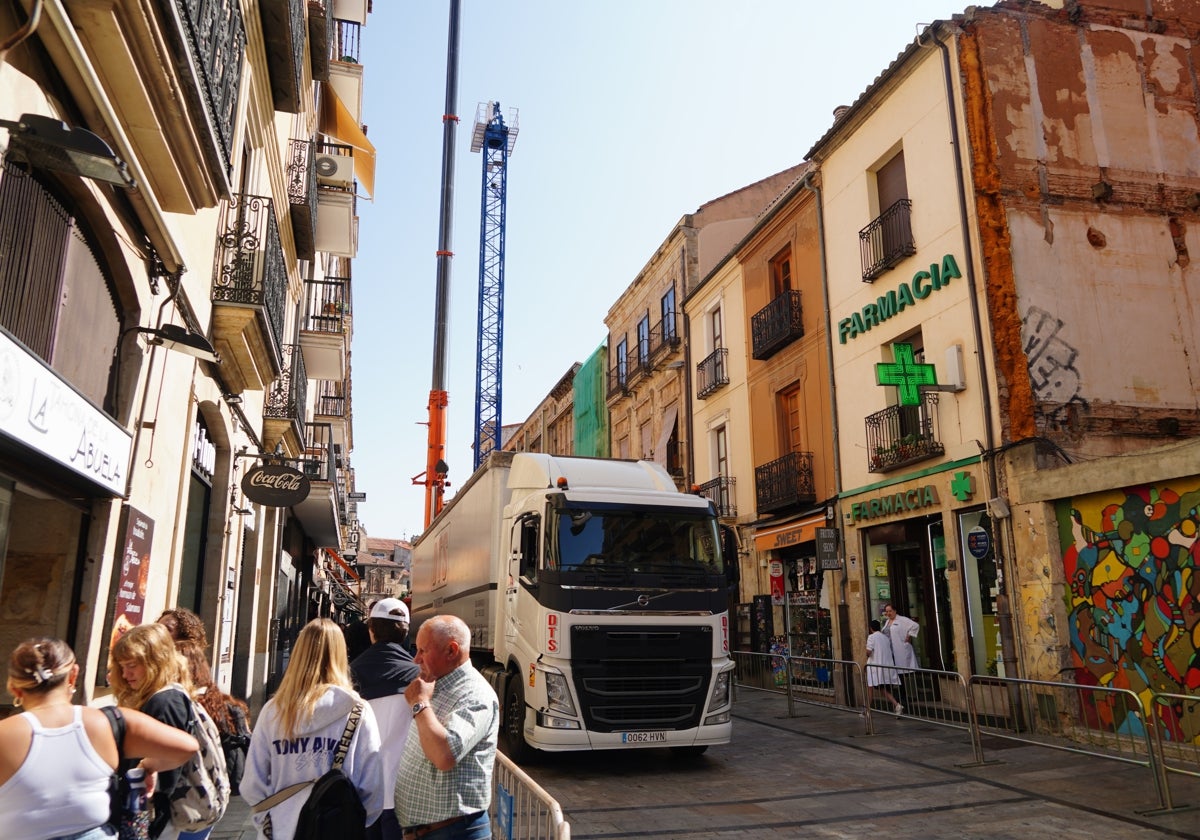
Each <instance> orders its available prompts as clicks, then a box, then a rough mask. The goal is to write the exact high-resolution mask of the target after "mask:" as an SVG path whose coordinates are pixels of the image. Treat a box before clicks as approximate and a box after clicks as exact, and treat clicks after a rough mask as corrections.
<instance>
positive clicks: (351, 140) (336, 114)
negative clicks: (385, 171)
mask: <svg viewBox="0 0 1200 840" xmlns="http://www.w3.org/2000/svg"><path fill="white" fill-rule="evenodd" d="M317 129H318V130H319V131H320V132H321V133H322V134H324V135H326V136H328V137H332V138H333V139H335V140H337V141H338V142H339V143H345V144H346V145H347V146H350V147H351V148H352V149H353V152H352V154H353V156H354V175H355V177H357V178H358V183H359V185H360V186H361V187H362V188H363V189H364V190H366V191H367V194H368V195H370V196H371V198H374V197H375V146H374V145H373V144H372V143H371V141H370V140H368V139H367V135H366V134H364V133H363V130H362V126H360V125H359V124H358V122H357V121H356V120H355V119H354V116H353V115H352V114H351V113H350V109H349V108H347V107H346V106H345V104H344V103H343V102H342V100H341V99H340V98H339V97H338V95H337V91H335V90H334V89H333V85H331V84H329V82H322V83H321V115H320V120H319V121H318V123H317Z"/></svg>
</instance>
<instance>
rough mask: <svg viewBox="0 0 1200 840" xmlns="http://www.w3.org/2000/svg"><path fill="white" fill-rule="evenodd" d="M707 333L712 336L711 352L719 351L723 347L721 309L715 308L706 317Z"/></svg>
mask: <svg viewBox="0 0 1200 840" xmlns="http://www.w3.org/2000/svg"><path fill="white" fill-rule="evenodd" d="M708 323H709V332H710V334H711V336H712V348H711V349H713V350H720V349H721V348H722V347H724V346H725V338H724V336H723V334H722V330H721V308H720V307H717V308H716V309H714V310H713V311H712V312H710V313H709V315H708Z"/></svg>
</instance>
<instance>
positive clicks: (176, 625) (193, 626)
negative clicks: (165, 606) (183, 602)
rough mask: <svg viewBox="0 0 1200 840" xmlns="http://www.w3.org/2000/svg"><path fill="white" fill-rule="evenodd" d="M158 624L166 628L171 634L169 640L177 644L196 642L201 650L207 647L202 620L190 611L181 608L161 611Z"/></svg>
mask: <svg viewBox="0 0 1200 840" xmlns="http://www.w3.org/2000/svg"><path fill="white" fill-rule="evenodd" d="M158 623H159V624H161V625H163V626H164V627H166V628H167V630H169V631H170V633H171V638H172V639H174V640H175V641H177V642H181V641H189V642H196V643H197V644H199V645H200V647H201V648H207V647H208V634H207V633H206V632H205V630H204V620H203V619H201V618H200V616H198V615H196V614H195V613H194V612H192V611H191V610H188V609H184V608H183V607H176V608H175V609H171V610H163V614H162V615H160V616H159V617H158Z"/></svg>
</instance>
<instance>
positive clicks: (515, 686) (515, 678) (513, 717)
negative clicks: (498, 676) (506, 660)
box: [500, 674, 533, 764]
mask: <svg viewBox="0 0 1200 840" xmlns="http://www.w3.org/2000/svg"><path fill="white" fill-rule="evenodd" d="M503 712H504V713H503V715H502V716H501V719H500V749H501V750H502V751H503V752H504V754H505V755H506V756H508V757H509V759H510V760H511V761H513V762H514V763H516V764H521V763H522V762H526V761H528V760H529V759H530V758H532V757H533V748H532V747H531V746H529V744H527V743H525V688H524V686H522V685H521V677H520V675H518V674H513V675H512V676H510V677H509V680H508V686H507V687H506V688H505V689H504V709H503Z"/></svg>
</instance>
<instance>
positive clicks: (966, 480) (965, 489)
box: [950, 470, 975, 502]
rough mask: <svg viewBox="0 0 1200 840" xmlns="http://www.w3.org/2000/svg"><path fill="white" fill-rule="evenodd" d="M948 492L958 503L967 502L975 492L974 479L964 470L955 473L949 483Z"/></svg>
mask: <svg viewBox="0 0 1200 840" xmlns="http://www.w3.org/2000/svg"><path fill="white" fill-rule="evenodd" d="M950 492H951V493H952V494H953V495H954V498H956V499H958V500H959V501H960V502H965V501H967V499H969V498H971V496H972V494H974V492H975V479H974V478H973V477H972V476H971V474H970V473H969V472H967V471H966V470H962V471H961V472H956V473H955V474H954V478H953V479H951V481H950Z"/></svg>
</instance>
